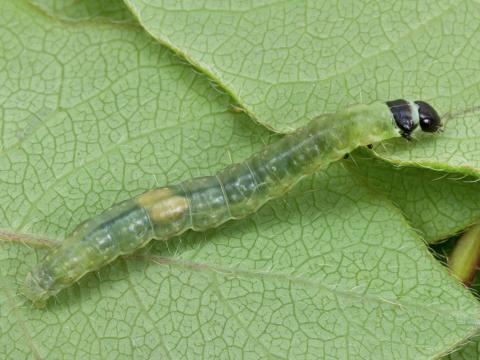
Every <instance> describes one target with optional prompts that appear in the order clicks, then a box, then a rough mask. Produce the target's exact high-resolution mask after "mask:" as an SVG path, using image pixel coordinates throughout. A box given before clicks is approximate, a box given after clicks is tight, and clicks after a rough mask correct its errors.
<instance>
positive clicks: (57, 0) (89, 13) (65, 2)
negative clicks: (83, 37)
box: [29, 0, 135, 23]
mask: <svg viewBox="0 0 480 360" xmlns="http://www.w3.org/2000/svg"><path fill="white" fill-rule="evenodd" d="M29 1H30V2H31V3H32V4H33V5H34V6H37V7H38V8H40V9H42V10H43V11H45V12H46V13H47V14H49V15H51V16H54V17H58V18H60V19H64V20H74V21H78V20H92V19H101V20H109V21H114V22H132V23H133V22H135V20H134V19H133V17H132V14H131V13H130V11H128V8H127V7H126V6H125V4H124V3H123V2H122V1H121V0H101V1H98V0H81V1H78V0H29Z"/></svg>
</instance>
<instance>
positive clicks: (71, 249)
mask: <svg viewBox="0 0 480 360" xmlns="http://www.w3.org/2000/svg"><path fill="white" fill-rule="evenodd" d="M419 125H420V128H421V129H422V130H423V131H426V132H436V131H438V130H439V129H440V128H441V121H440V118H439V116H438V114H437V113H436V111H435V110H434V109H433V108H432V107H431V106H430V105H428V104H427V103H425V102H421V101H417V102H413V101H408V100H394V101H390V102H387V103H381V102H376V103H373V104H370V105H356V106H352V107H349V108H346V109H344V110H342V111H339V112H337V113H335V114H326V115H322V116H320V117H318V118H316V119H314V120H312V121H311V122H310V123H308V124H307V125H306V126H304V127H302V128H299V129H298V130H296V131H295V132H293V133H292V134H290V135H286V136H284V137H283V138H282V139H280V140H279V141H278V142H276V143H274V144H272V145H269V146H267V147H265V148H264V149H263V150H261V151H260V152H258V153H256V154H254V155H252V156H251V157H250V158H248V159H246V160H245V161H244V162H242V163H237V164H232V165H230V166H228V167H226V168H225V169H223V170H221V171H219V172H218V173H217V174H216V175H213V176H206V177H201V178H195V179H191V180H188V181H184V182H182V183H179V184H177V185H171V186H165V187H161V188H158V189H154V190H150V191H147V192H145V193H144V194H141V195H139V196H137V197H135V198H133V199H130V200H126V201H123V202H121V203H119V204H116V205H114V206H112V207H111V208H110V209H108V210H106V211H105V212H104V213H102V214H100V215H98V216H95V217H93V218H91V219H89V220H87V221H86V222H84V223H82V224H80V225H79V226H78V227H77V228H76V229H75V230H74V231H73V232H72V233H71V234H70V235H69V236H68V237H67V238H66V239H65V240H64V241H63V242H62V244H61V245H60V246H58V247H57V248H56V249H54V250H52V251H51V252H50V253H49V254H47V256H46V257H45V258H44V259H43V261H42V262H40V263H39V264H38V265H37V266H36V267H35V268H34V269H33V270H32V271H31V272H30V273H29V274H28V275H27V278H26V280H25V284H24V294H25V295H26V296H27V297H28V298H29V299H31V300H32V301H33V303H34V304H35V305H36V306H39V307H42V306H44V305H45V303H46V301H47V300H48V298H50V297H51V296H54V295H56V294H57V293H58V292H59V291H61V290H62V289H64V288H66V287H68V286H70V285H71V284H73V283H74V282H76V281H78V280H79V279H80V278H81V277H82V276H84V275H85V274H86V273H88V272H91V271H94V270H97V269H99V268H101V267H102V266H104V265H106V264H108V263H110V262H112V261H113V260H115V259H116V258H117V257H118V256H120V255H125V254H129V253H132V252H133V251H135V250H137V249H139V248H141V247H143V246H145V245H146V244H147V243H148V242H149V241H150V240H151V239H157V240H168V239H170V238H172V237H175V236H177V235H179V234H181V233H183V232H184V231H186V230H189V229H192V230H194V231H203V230H206V229H209V228H214V227H216V226H219V225H220V224H222V223H224V222H226V221H228V220H231V219H240V218H243V217H246V216H248V215H251V214H253V213H254V212H255V211H257V210H258V209H259V208H260V207H261V206H262V205H264V204H265V203H266V202H267V201H269V200H270V199H273V198H277V197H279V196H282V195H283V194H284V193H286V192H287V191H288V190H289V189H290V188H291V187H292V186H293V185H295V184H296V183H297V182H298V181H299V180H300V179H301V178H302V177H304V176H307V175H310V174H312V173H313V172H315V171H317V170H319V169H320V168H322V167H324V166H326V165H328V164H330V163H331V162H333V161H336V160H339V159H342V158H343V157H344V155H345V154H348V153H350V152H351V151H352V150H354V149H355V148H356V147H358V146H366V145H369V144H373V143H377V142H380V141H384V140H387V139H390V138H394V137H399V136H402V137H404V138H406V139H410V138H411V134H412V132H413V131H414V130H415V129H416V128H417V127H418V126H419Z"/></svg>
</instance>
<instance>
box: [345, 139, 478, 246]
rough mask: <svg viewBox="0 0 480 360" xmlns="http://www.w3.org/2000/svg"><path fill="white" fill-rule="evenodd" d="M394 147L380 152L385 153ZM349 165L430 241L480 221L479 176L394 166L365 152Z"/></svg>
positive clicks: (446, 236)
mask: <svg viewBox="0 0 480 360" xmlns="http://www.w3.org/2000/svg"><path fill="white" fill-rule="evenodd" d="M439 140H440V139H439ZM390 145H391V144H390V143H389V144H387V145H385V146H379V147H378V148H377V149H378V150H379V151H382V149H385V148H388V147H389V146H390ZM412 152H418V151H417V150H416V149H414V150H412ZM420 161H421V160H420ZM402 164H403V163H402ZM348 165H349V166H348V169H349V170H350V171H351V172H352V174H353V175H354V176H357V177H358V178H359V179H360V180H361V181H362V183H363V184H364V186H366V187H368V188H370V189H371V190H373V191H375V192H380V193H382V194H383V195H384V196H386V197H388V198H389V199H390V200H391V201H392V202H393V203H394V204H395V205H396V206H398V207H399V208H400V209H401V210H402V212H403V214H404V215H405V216H406V217H407V219H408V221H409V223H410V224H411V225H412V226H413V227H414V228H415V229H417V230H419V231H420V233H421V235H422V237H423V238H424V239H425V240H427V241H428V242H436V241H440V240H443V239H445V238H448V237H449V236H451V235H452V234H455V233H458V232H461V231H462V230H463V229H465V228H466V227H468V226H470V225H471V224H473V223H475V222H476V221H477V220H478V219H479V218H480V207H479V206H478V204H479V203H480V182H479V181H478V177H473V176H466V175H465V174H456V173H449V172H446V171H432V170H430V169H428V168H424V167H418V166H392V164H390V163H389V162H387V161H384V160H381V159H378V158H376V157H375V156H374V155H373V154H371V153H369V152H367V151H365V150H363V149H360V150H357V151H356V152H354V153H353V154H352V159H351V161H350V162H349V163H348Z"/></svg>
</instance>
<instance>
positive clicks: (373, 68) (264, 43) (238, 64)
mask: <svg viewBox="0 0 480 360" xmlns="http://www.w3.org/2000/svg"><path fill="white" fill-rule="evenodd" d="M125 3H126V4H127V5H128V6H129V7H130V9H131V10H132V12H133V13H134V14H135V15H136V16H137V17H138V20H139V22H140V23H141V25H142V26H143V27H144V28H145V29H146V31H147V32H148V33H150V34H151V35H152V36H153V37H154V38H156V39H157V40H158V41H159V42H160V43H162V44H164V45H166V46H168V47H170V48H171V49H173V50H174V51H176V52H178V53H179V54H181V55H183V56H184V57H185V58H186V59H187V60H188V61H190V62H191V63H192V64H194V65H195V66H197V67H198V68H199V69H201V70H202V71H203V72H205V73H207V74H209V75H210V76H211V77H212V78H213V79H215V80H216V81H217V82H218V83H219V84H220V85H221V86H222V87H223V88H225V89H226V90H227V91H228V92H230V93H231V94H232V96H233V97H234V98H235V99H236V100H237V101H238V103H239V105H240V106H241V107H243V108H244V109H245V111H246V112H247V113H248V114H250V115H251V116H252V117H254V118H255V119H256V120H257V121H259V122H260V123H262V124H265V125H266V126H268V127H271V128H273V129H276V130H278V131H282V132H284V131H289V130H291V129H292V128H296V127H298V126H299V125H300V124H303V123H304V122H306V121H307V120H308V119H309V118H312V117H314V116H315V115H317V114H320V113H324V112H327V111H335V110H337V109H338V108H342V107H344V106H346V105H348V104H352V103H368V102H371V101H374V100H381V99H383V100H390V99H395V98H411V99H422V100H425V101H431V102H432V104H433V105H434V106H435V107H436V108H437V109H438V110H439V112H440V113H442V114H443V113H446V112H453V111H457V110H465V109H467V108H471V107H472V106H478V105H479V103H478V92H479V82H478V76H477V75H478V73H479V71H480V48H479V47H478V41H477V37H476V34H478V27H479V25H478V18H479V16H480V5H479V3H478V2H477V1H474V0H468V1H454V0H446V1H437V0H428V1H422V2H421V3H420V2H411V1H395V0H388V1H368V2H364V1H362V2H359V1H347V2H344V1H342V3H341V6H340V5H339V2H337V1H307V0H295V1H287V2H279V1H271V0H264V1H255V2H234V3H229V2H218V1H215V0H207V1H202V2H198V1H193V0H183V1H175V2H168V1H163V0H125Z"/></svg>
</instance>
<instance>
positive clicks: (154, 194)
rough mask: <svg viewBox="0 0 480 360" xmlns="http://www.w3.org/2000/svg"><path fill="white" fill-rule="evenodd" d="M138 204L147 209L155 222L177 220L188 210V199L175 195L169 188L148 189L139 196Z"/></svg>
mask: <svg viewBox="0 0 480 360" xmlns="http://www.w3.org/2000/svg"><path fill="white" fill-rule="evenodd" d="M137 204H139V205H140V206H142V207H143V208H145V209H146V210H147V212H148V215H149V216H150V219H151V220H152V221H153V222H154V223H168V222H171V221H175V220H176V219H178V218H179V217H181V216H182V215H183V214H184V213H185V211H186V210H188V201H187V199H185V198H184V197H183V196H179V195H173V192H172V190H171V189H169V188H161V189H155V190H152V191H148V192H146V193H145V194H142V195H140V196H138V197H137Z"/></svg>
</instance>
